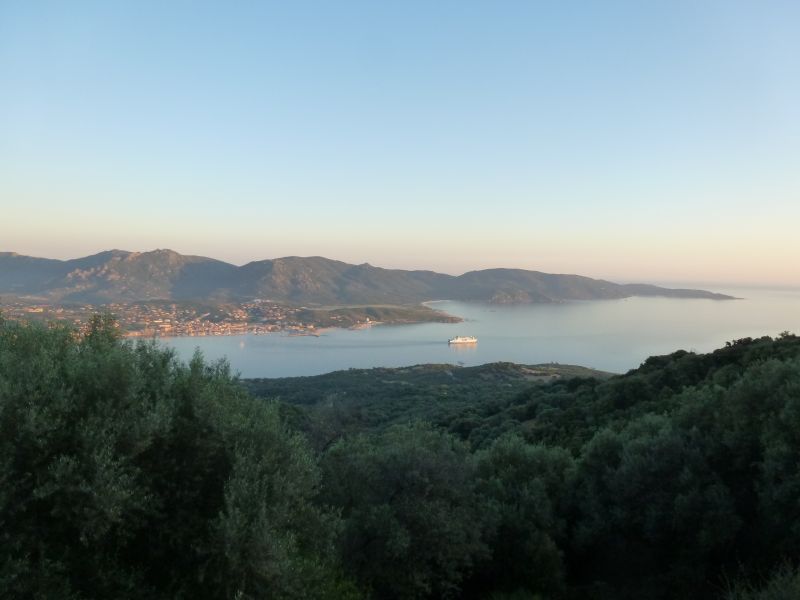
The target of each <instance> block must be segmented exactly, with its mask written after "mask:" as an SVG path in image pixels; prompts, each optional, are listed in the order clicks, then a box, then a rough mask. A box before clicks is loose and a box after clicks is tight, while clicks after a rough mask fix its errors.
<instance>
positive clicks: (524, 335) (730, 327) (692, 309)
mask: <svg viewBox="0 0 800 600" xmlns="http://www.w3.org/2000/svg"><path fill="white" fill-rule="evenodd" d="M710 289H713V290H714V291H717V292H722V293H725V294H729V295H732V296H736V297H737V298H738V299H736V300H704V299H674V298H655V297H653V298H639V297H634V298H626V299H622V300H593V301H580V302H565V303H560V304H532V305H517V306H504V305H491V304H471V303H464V302H451V301H439V302H431V303H429V305H430V306H431V307H432V308H436V309H438V310H443V311H445V312H447V313H450V314H452V315H457V316H459V317H462V318H463V319H464V321H463V322H461V323H424V324H418V325H377V326H373V327H370V328H367V329H359V330H349V329H331V330H328V331H326V332H324V333H322V334H321V335H320V336H319V337H314V336H289V335H286V334H282V333H272V334H266V335H254V334H248V335H236V336H215V337H184V338H165V339H162V340H161V341H160V342H159V343H161V344H163V345H165V346H168V347H171V348H174V349H175V350H176V352H177V353H178V355H179V357H180V358H182V359H185V360H188V359H190V358H191V357H192V355H193V354H194V352H195V351H196V350H198V349H199V350H200V352H202V354H203V355H204V356H205V358H206V359H207V360H212V361H216V360H220V359H225V360H227V361H228V362H229V363H230V365H231V367H232V368H233V370H234V371H236V372H238V373H239V374H240V375H241V376H242V377H246V378H251V377H293V376H305V375H319V374H322V373H328V372H331V371H338V370H342V369H350V368H357V369H363V368H370V367H401V366H408V365H416V364H424V363H448V364H453V365H462V366H473V365H481V364H484V363H490V362H498V361H509V362H515V363H522V364H541V363H560V364H572V365H581V366H585V367H591V368H595V369H600V370H603V371H611V372H614V373H624V372H626V371H628V370H629V369H633V368H636V367H637V366H639V365H640V364H641V363H642V362H643V361H644V360H645V359H646V358H647V357H648V356H652V355H660V354H668V353H670V352H674V351H675V350H679V349H683V350H688V351H693V352H708V351H711V350H714V349H715V348H719V347H721V346H724V345H725V342H727V341H732V340H736V339H740V338H744V337H761V336H764V335H770V336H776V335H778V334H780V333H781V332H783V331H789V332H791V333H797V334H800V288H797V289H788V288H787V289H766V288H719V287H712V288H710ZM457 335H468V336H475V337H477V338H478V343H477V344H475V345H469V346H450V345H448V343H447V340H448V339H450V338H453V337H455V336H457Z"/></svg>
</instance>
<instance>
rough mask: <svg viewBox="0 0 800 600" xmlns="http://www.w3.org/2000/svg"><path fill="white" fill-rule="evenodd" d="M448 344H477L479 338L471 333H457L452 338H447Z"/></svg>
mask: <svg viewBox="0 0 800 600" xmlns="http://www.w3.org/2000/svg"><path fill="white" fill-rule="evenodd" d="M447 343H448V344H477V343H478V338H476V337H474V336H471V335H457V336H456V337H454V338H453V339H451V340H447Z"/></svg>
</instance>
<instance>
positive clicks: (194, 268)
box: [0, 250, 730, 306]
mask: <svg viewBox="0 0 800 600" xmlns="http://www.w3.org/2000/svg"><path fill="white" fill-rule="evenodd" d="M0 294H11V295H15V296H20V297H32V298H39V299H45V300H48V301H59V302H87V303H103V302H130V301H137V300H162V299H163V300H169V299H171V300H192V301H235V300H248V299H252V298H264V299H269V300H272V301H275V302H284V303H288V304H294V305H309V306H329V305H367V304H372V305H375V304H394V305H397V304H415V303H419V302H424V301H426V300H443V299H447V300H462V301H470V302H493V303H500V304H509V303H515V304H519V303H540V302H564V301H569V300H599V299H614V298H627V297H630V296H669V297H677V298H710V299H718V300H722V299H730V296H726V295H723V294H715V293H712V292H707V291H703V290H673V289H668V288H661V287H658V286H653V285H644V284H634V285H620V284H617V283H612V282H610V281H604V280H600V279H591V278H589V277H582V276H579V275H555V274H549V273H541V272H538V271H526V270H522V269H487V270H482V271H470V272H468V273H465V274H463V275H459V276H454V275H446V274H442V273H435V272H433V271H404V270H400V269H382V268H380V267H374V266H372V265H369V264H361V265H352V264H348V263H345V262H341V261H337V260H330V259H327V258H322V257H309V258H301V257H286V258H276V259H272V260H261V261H255V262H251V263H248V264H246V265H243V266H241V267H239V266H236V265H232V264H229V263H225V262H222V261H219V260H214V259H211V258H205V257H201V256H186V255H181V254H178V253H177V252H174V251H172V250H154V251H151V252H126V251H122V250H110V251H107V252H101V253H99V254H95V255H92V256H87V257H84V258H78V259H73V260H64V261H61V260H52V259H44V258H33V257H29V256H21V255H18V254H15V253H0Z"/></svg>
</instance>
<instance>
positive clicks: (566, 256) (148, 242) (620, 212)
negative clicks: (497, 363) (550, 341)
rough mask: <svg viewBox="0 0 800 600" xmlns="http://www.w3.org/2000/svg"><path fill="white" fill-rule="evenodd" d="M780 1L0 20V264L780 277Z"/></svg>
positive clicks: (788, 179) (790, 125) (48, 7)
mask: <svg viewBox="0 0 800 600" xmlns="http://www.w3.org/2000/svg"><path fill="white" fill-rule="evenodd" d="M798 23H800V4H797V3H793V2H781V1H772V2H764V3H758V4H753V3H748V2H704V3H696V2H688V1H687V2H674V3H669V4H666V5H663V6H655V5H644V4H642V3H637V2H632V1H630V2H615V3H586V4H584V5H582V6H580V7H579V8H577V9H576V8H575V7H572V6H566V5H563V6H559V5H536V4H529V3H516V2H511V3H506V4H502V5H497V4H468V3H457V2H443V3H437V4H435V5H431V4H429V3H417V2H410V3H403V4H401V5H394V6H392V5H388V4H373V3H362V2H349V3H345V4H340V5H335V6H334V5H329V4H325V3H313V2H312V3H307V4H302V5H285V4H266V3H265V4H258V5H234V6H230V5H222V4H220V5H214V4H211V3H193V4H191V5H190V4H183V3H175V4H169V5H161V4H158V3H148V2H144V3H136V4H128V5H122V4H114V5H104V4H101V3H86V4H81V5H79V6H75V5H67V4H60V3H56V2H43V3H36V4H31V3H24V2H7V3H3V4H2V5H0V87H2V89H3V90H4V93H3V94H0V130H2V132H3V134H2V135H0V202H1V203H2V206H1V208H2V211H3V212H2V214H3V218H2V220H0V245H2V246H3V247H4V248H5V249H7V250H8V251H14V252H18V253H20V254H26V255H33V256H43V257H49V258H74V257H78V256H84V255H89V254H93V253H96V252H99V251H102V250H107V249H111V248H122V249H127V250H137V251H143V250H149V249H153V248H158V247H162V248H163V247H168V248H172V249H174V250H176V251H178V252H180V253H182V254H195V255H202V256H209V257H212V258H218V259H220V260H225V261H228V262H232V263H234V264H242V263H245V262H248V261H251V260H260V259H265V258H275V257H280V256H291V255H299V256H313V255H318V256H325V257H328V258H333V259H337V260H343V261H346V262H352V263H363V262H369V263H370V264H373V265H376V266H381V267H386V268H402V269H429V270H435V271H439V272H445V273H453V274H458V273H463V272H465V271H469V270H474V269H484V268H492V267H509V268H523V269H532V270H539V271H544V272H550V273H576V274H579V275H586V276H589V277H595V278H602V279H609V280H612V281H619V282H634V281H635V282H648V283H650V282H652V283H662V282H663V283H667V282H671V281H680V282H698V283H710V284H716V283H717V282H719V284H720V285H724V284H735V285H748V284H749V285H754V284H755V285H781V286H796V285H800V261H798V260H797V259H798V257H800V236H797V234H796V229H797V224H798V223H800V177H798V175H797V165H798V164H800V77H798V73H800V36H797V35H796V31H797V24H798Z"/></svg>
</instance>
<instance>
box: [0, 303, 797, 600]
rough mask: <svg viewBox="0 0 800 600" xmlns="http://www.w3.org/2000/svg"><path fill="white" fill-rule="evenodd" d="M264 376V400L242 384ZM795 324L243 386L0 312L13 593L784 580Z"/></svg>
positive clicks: (742, 590) (3, 504) (392, 593)
mask: <svg viewBox="0 0 800 600" xmlns="http://www.w3.org/2000/svg"><path fill="white" fill-rule="evenodd" d="M242 383H244V384H245V386H246V387H249V388H250V389H251V390H253V391H255V392H257V393H263V394H267V395H268V396H273V397H274V396H280V397H281V398H282V400H281V401H275V400H265V399H264V398H256V397H254V396H252V395H251V394H249V393H247V391H246V389H245V386H243V385H242ZM798 423H800V338H798V337H796V336H792V335H789V334H783V335H781V336H780V337H779V338H777V339H770V338H761V339H743V340H737V341H734V342H731V343H729V344H728V345H726V347H724V348H721V349H719V350H717V351H716V352H713V353H710V354H699V355H698V354H693V353H689V352H676V353H673V354H670V355H667V356H656V357H651V358H650V359H648V360H647V361H645V362H644V363H643V364H642V365H641V367H639V368H638V369H634V370H632V371H630V372H629V373H626V374H624V375H617V376H610V377H609V376H608V374H603V373H597V372H591V371H588V370H584V369H581V368H578V367H567V366H559V365H534V366H520V365H510V364H506V363H501V364H494V365H484V366H483V367H474V368H473V367H470V368H462V369H458V368H453V367H449V366H442V365H427V366H419V367H409V368H406V369H373V370H353V371H343V372H340V373H334V374H330V375H327V376H324V377H312V378H293V379H283V380H268V381H265V380H259V381H248V382H240V381H238V380H237V379H236V378H235V377H234V376H232V375H231V372H230V369H229V367H228V366H227V365H226V364H225V363H224V362H223V363H216V364H207V363H205V362H204V361H203V359H202V357H201V356H199V355H197V356H195V358H194V359H193V360H192V361H191V362H190V363H189V364H182V363H181V362H179V361H178V360H177V359H176V357H175V354H174V353H173V352H171V351H169V350H165V349H162V348H160V347H159V346H157V345H156V344H154V343H139V344H134V343H133V342H123V341H121V340H120V339H118V338H117V333H116V330H115V329H114V327H113V324H112V323H109V322H105V321H103V320H102V319H98V320H96V321H95V322H94V323H93V325H92V328H91V329H90V331H89V333H88V334H87V335H85V336H79V335H76V333H75V331H74V330H72V329H69V328H65V327H58V326H51V327H44V326H40V325H30V324H29V325H25V324H20V323H11V322H6V321H3V320H2V318H0V434H2V435H0V481H1V482H2V486H0V536H1V537H2V541H3V543H2V544H0V590H2V592H3V593H2V595H3V596H4V597H9V598H70V599H74V600H80V599H84V598H123V599H130V600H133V599H135V598H152V599H164V600H166V599H168V598H197V599H208V600H211V599H217V598H231V599H237V598H239V599H245V598H286V599H290V598H291V599H300V598H330V599H342V600H345V599H347V600H355V599H358V598H363V599H367V598H376V599H377V598H404V599H412V598H467V599H478V598H495V599H503V598H505V599H509V598H548V599H563V600H577V599H584V598H588V599H597V600H611V599H616V598H631V599H633V598H648V599H653V600H668V599H672V598H712V599H717V600H756V599H763V600H766V599H768V598H779V599H789V598H796V597H797V590H798V589H799V587H800V570H798V563H800V525H798V524H800V505H798V497H800V463H799V462H798V456H800V429H798Z"/></svg>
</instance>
